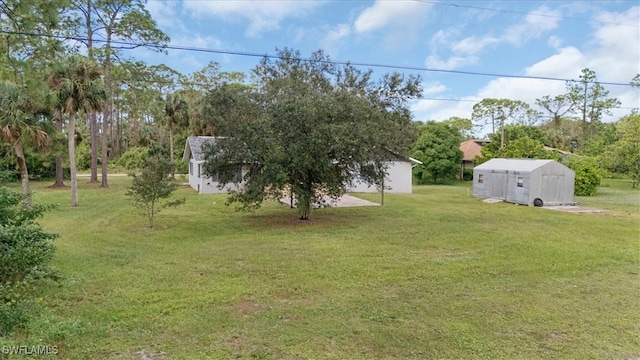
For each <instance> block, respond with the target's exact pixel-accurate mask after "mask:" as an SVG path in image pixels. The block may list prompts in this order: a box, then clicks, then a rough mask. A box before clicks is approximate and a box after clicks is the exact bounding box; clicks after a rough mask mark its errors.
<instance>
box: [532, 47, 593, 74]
mask: <svg viewBox="0 0 640 360" xmlns="http://www.w3.org/2000/svg"><path fill="white" fill-rule="evenodd" d="M557 51H558V52H557V53H556V54H554V55H552V56H549V57H548V58H546V59H544V60H542V61H539V62H537V63H535V64H533V65H531V66H529V67H528V68H526V69H525V73H526V74H527V75H529V76H546V77H557V78H561V79H567V78H569V79H575V78H577V77H578V76H579V75H580V70H581V69H582V68H584V65H585V63H586V59H585V56H584V54H582V53H581V52H580V50H578V49H576V48H575V47H572V46H569V47H565V48H561V49H558V50H557Z"/></svg>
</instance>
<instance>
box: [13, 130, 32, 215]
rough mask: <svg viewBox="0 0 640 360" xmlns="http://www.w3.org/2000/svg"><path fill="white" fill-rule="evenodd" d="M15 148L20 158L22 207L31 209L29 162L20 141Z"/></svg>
mask: <svg viewBox="0 0 640 360" xmlns="http://www.w3.org/2000/svg"><path fill="white" fill-rule="evenodd" d="M13 148H14V149H15V151H16V157H17V158H18V169H19V170H20V185H21V186H22V205H23V206H24V207H25V208H27V209H30V208H31V190H29V171H27V161H26V159H25V158H24V149H23V148H22V143H21V142H20V140H18V141H17V142H16V143H15V145H14V146H13Z"/></svg>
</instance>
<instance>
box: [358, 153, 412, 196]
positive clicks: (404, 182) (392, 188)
mask: <svg viewBox="0 0 640 360" xmlns="http://www.w3.org/2000/svg"><path fill="white" fill-rule="evenodd" d="M388 165H389V167H388V168H387V173H388V174H387V177H386V178H385V180H384V187H385V190H384V191H385V192H389V193H401V194H403V193H406V194H410V193H411V191H412V187H411V163H410V162H405V161H392V162H389V163H388ZM348 192H362V193H377V192H378V189H377V188H376V186H375V185H369V184H367V183H366V182H363V181H360V180H358V179H356V180H355V181H354V182H353V186H351V187H350V188H349V189H348Z"/></svg>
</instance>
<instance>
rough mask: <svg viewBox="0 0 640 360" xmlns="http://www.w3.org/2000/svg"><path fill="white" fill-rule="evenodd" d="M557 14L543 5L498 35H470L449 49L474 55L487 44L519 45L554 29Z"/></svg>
mask: <svg viewBox="0 0 640 360" xmlns="http://www.w3.org/2000/svg"><path fill="white" fill-rule="evenodd" d="M533 14H536V15H533ZM559 15H560V13H559V12H558V11H555V10H551V9H549V8H548V7H546V6H544V5H543V6H541V7H539V8H537V9H535V10H533V11H531V14H529V15H527V16H526V17H525V21H524V23H522V24H517V25H513V26H509V27H507V28H506V29H504V31H503V32H502V34H501V35H500V36H493V35H483V36H477V35H472V36H469V37H466V38H464V39H462V40H460V41H458V42H456V43H454V44H453V45H452V46H451V49H452V50H453V51H454V52H456V53H461V54H469V55H474V54H478V53H480V52H482V50H484V49H485V48H486V47H487V46H490V45H494V44H499V43H507V44H511V45H516V46H520V45H522V44H524V43H525V42H527V41H529V40H531V39H535V38H538V37H540V36H542V35H543V34H544V33H547V32H549V31H551V30H553V29H555V28H556V27H557V26H558V21H559V20H560V19H559V18H558V17H557V16H559Z"/></svg>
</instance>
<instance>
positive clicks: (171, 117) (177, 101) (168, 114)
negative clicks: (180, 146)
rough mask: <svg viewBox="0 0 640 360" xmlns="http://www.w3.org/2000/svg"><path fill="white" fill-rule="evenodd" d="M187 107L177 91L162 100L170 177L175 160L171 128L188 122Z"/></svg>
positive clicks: (173, 175) (173, 174) (173, 169)
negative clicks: (166, 128) (167, 128)
mask: <svg viewBox="0 0 640 360" xmlns="http://www.w3.org/2000/svg"><path fill="white" fill-rule="evenodd" d="M188 111H189V107H188V106H187V102H186V101H184V100H183V99H182V96H180V94H178V93H173V94H169V95H167V99H166V100H165V102H164V117H165V121H166V122H167V126H168V127H169V160H170V162H171V178H172V179H174V178H175V166H174V165H175V161H174V156H173V129H174V127H176V126H178V127H182V126H185V125H186V124H188V121H189V112H188Z"/></svg>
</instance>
